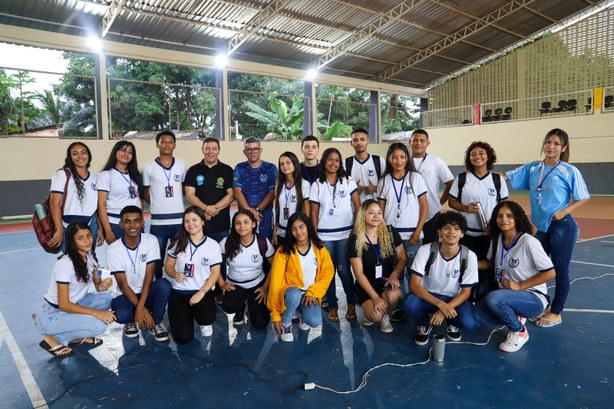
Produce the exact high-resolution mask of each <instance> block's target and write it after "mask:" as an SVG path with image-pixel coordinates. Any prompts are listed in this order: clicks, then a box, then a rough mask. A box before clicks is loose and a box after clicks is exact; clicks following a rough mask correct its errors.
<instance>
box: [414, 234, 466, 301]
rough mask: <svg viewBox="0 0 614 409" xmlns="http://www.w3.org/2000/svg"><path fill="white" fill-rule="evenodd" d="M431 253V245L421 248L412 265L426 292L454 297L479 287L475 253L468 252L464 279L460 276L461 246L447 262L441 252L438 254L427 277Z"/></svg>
mask: <svg viewBox="0 0 614 409" xmlns="http://www.w3.org/2000/svg"><path fill="white" fill-rule="evenodd" d="M430 253H431V245H430V243H429V244H425V245H423V246H421V247H420V248H419V249H418V252H417V253H416V257H415V258H414V262H413V264H412V265H411V272H412V274H415V275H417V276H419V277H422V281H421V283H420V285H421V286H422V288H424V289H425V290H426V291H428V292H431V293H435V294H441V295H445V296H448V297H454V296H456V295H458V294H459V293H460V292H461V290H462V289H463V288H466V287H473V286H476V285H478V259H477V257H476V255H475V253H474V252H473V251H471V250H469V252H468V257H467V267H466V268H465V273H464V274H463V276H462V277H461V274H460V267H461V251H460V246H459V249H458V253H457V254H456V255H455V256H454V257H452V258H451V259H450V260H446V259H445V258H443V256H442V255H441V252H438V253H437V254H436V255H435V260H433V264H431V268H430V270H429V275H428V276H427V275H425V270H424V268H425V267H426V262H427V261H428V259H429V255H430Z"/></svg>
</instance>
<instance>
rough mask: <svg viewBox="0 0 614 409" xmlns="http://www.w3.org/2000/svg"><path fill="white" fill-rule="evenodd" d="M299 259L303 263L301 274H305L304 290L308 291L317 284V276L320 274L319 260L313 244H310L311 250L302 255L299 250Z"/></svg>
mask: <svg viewBox="0 0 614 409" xmlns="http://www.w3.org/2000/svg"><path fill="white" fill-rule="evenodd" d="M296 251H297V253H298V259H299V261H300V263H301V273H302V274H303V288H302V290H305V291H307V290H308V289H309V287H311V286H312V285H313V284H314V283H315V282H316V274H317V272H318V258H317V257H316V253H315V252H314V251H313V243H311V242H310V243H309V250H307V252H306V253H305V254H302V253H301V252H300V251H298V249H296Z"/></svg>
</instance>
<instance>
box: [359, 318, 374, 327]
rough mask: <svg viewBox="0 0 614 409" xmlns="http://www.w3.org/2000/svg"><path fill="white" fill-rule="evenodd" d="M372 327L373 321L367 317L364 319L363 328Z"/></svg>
mask: <svg viewBox="0 0 614 409" xmlns="http://www.w3.org/2000/svg"><path fill="white" fill-rule="evenodd" d="M371 325H373V321H371V320H370V319H368V318H367V317H362V326H363V327H370V326H371Z"/></svg>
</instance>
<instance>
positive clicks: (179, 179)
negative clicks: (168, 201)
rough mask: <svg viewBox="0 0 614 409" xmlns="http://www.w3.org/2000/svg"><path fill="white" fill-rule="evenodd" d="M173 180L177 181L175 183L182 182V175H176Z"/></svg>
mask: <svg viewBox="0 0 614 409" xmlns="http://www.w3.org/2000/svg"><path fill="white" fill-rule="evenodd" d="M173 179H174V180H175V182H181V175H179V174H177V175H174V176H173Z"/></svg>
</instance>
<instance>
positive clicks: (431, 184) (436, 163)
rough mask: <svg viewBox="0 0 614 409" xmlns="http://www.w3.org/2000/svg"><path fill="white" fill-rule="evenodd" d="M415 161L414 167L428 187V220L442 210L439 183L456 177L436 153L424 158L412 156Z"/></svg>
mask: <svg viewBox="0 0 614 409" xmlns="http://www.w3.org/2000/svg"><path fill="white" fill-rule="evenodd" d="M411 160H412V161H413V162H414V167H415V168H416V170H417V171H418V172H419V173H420V174H421V175H422V177H423V178H424V180H425V181H426V186H427V188H428V195H427V199H428V202H429V212H428V215H427V216H426V221H427V222H428V221H429V220H431V219H432V218H433V216H435V215H436V214H437V213H439V211H440V210H441V203H440V202H439V184H440V183H443V184H445V183H446V182H449V181H451V180H453V179H454V176H453V175H452V172H450V168H448V165H446V163H445V162H444V161H443V160H442V159H441V158H439V157H437V156H434V155H428V154H427V155H425V156H424V157H423V158H411Z"/></svg>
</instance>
